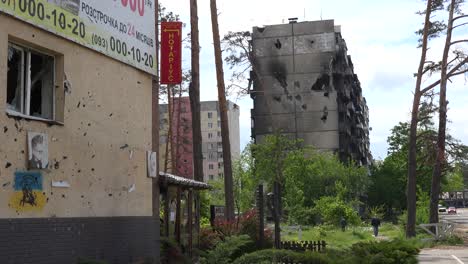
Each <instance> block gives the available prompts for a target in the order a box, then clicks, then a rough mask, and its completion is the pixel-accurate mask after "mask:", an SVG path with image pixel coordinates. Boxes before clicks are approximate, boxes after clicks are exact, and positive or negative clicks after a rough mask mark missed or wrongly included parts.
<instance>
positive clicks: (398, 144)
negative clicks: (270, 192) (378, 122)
mask: <svg viewBox="0 0 468 264" xmlns="http://www.w3.org/2000/svg"><path fill="white" fill-rule="evenodd" d="M435 110H436V108H434V107H433V105H432V103H431V101H430V100H427V101H426V102H425V103H423V105H422V106H421V110H420V115H421V116H420V122H419V124H418V132H417V136H418V137H417V142H416V143H417V144H416V148H417V164H418V166H417V170H416V172H417V177H416V183H417V186H419V187H420V188H421V190H423V191H424V192H426V193H428V192H429V191H430V189H431V179H432V169H433V164H434V162H435V159H436V155H437V152H436V151H437V149H436V142H437V131H436V129H435V126H434V123H433V121H432V120H433V118H432V117H433V114H434V111H435ZM446 141H447V160H446V162H447V167H446V171H444V174H443V176H444V177H443V178H442V183H443V185H444V186H445V185H447V184H448V179H449V178H448V175H451V173H452V172H453V171H454V169H455V164H457V163H460V162H462V161H464V160H466V159H467V154H468V147H467V146H465V145H463V144H461V142H460V141H459V140H457V139H455V138H453V137H452V136H450V135H447V139H446ZM387 142H388V145H389V149H388V156H387V157H386V158H385V160H384V161H382V162H376V163H375V164H374V166H373V167H372V169H371V182H372V183H371V185H370V188H369V193H368V202H369V204H370V205H371V206H378V205H384V206H385V207H386V208H387V209H391V208H394V209H397V210H402V209H405V208H406V198H405V197H406V193H405V190H406V184H407V171H408V142H409V123H407V122H400V123H399V124H398V125H396V126H395V127H393V129H392V130H391V134H390V136H389V137H388V139H387ZM450 179H451V180H457V178H456V177H455V178H453V177H452V178H450Z"/></svg>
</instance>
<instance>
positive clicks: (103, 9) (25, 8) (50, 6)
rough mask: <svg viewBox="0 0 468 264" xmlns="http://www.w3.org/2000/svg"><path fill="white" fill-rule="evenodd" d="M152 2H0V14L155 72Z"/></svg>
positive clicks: (153, 12) (153, 9)
mask: <svg viewBox="0 0 468 264" xmlns="http://www.w3.org/2000/svg"><path fill="white" fill-rule="evenodd" d="M155 8H156V6H155V2H154V0H0V12H5V13H8V14H10V15H12V16H14V17H17V18H19V19H21V20H23V21H26V22H28V23H31V24H33V25H35V26H39V27H41V28H43V29H45V30H47V31H50V32H52V33H54V34H57V35H60V36H62V37H65V38H67V39H69V40H72V41H74V42H76V43H79V44H81V45H84V46H86V47H89V48H91V49H94V50H96V51H99V52H101V53H104V54H105V55H107V56H109V57H112V58H115V59H117V60H120V61H122V62H124V63H127V64H130V65H132V66H134V67H136V68H138V69H141V70H143V71H146V72H148V73H150V74H153V75H154V74H156V73H157V63H156V41H155V39H156V33H155Z"/></svg>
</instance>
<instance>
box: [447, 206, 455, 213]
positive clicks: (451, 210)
mask: <svg viewBox="0 0 468 264" xmlns="http://www.w3.org/2000/svg"><path fill="white" fill-rule="evenodd" d="M448 213H449V214H457V208H455V207H453V206H450V207H449V208H448Z"/></svg>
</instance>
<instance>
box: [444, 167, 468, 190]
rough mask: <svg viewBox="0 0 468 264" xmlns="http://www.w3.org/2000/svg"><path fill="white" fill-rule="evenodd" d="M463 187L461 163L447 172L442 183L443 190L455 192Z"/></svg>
mask: <svg viewBox="0 0 468 264" xmlns="http://www.w3.org/2000/svg"><path fill="white" fill-rule="evenodd" d="M464 189H465V183H464V181H463V169H462V165H460V164H458V165H457V166H456V167H455V169H454V170H453V171H451V172H449V173H448V174H447V180H446V182H445V184H443V185H442V191H443V192H455V191H461V190H464Z"/></svg>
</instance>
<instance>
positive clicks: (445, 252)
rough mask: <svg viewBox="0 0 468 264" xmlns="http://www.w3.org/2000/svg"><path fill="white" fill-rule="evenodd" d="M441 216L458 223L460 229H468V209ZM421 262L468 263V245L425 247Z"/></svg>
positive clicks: (441, 263)
mask: <svg viewBox="0 0 468 264" xmlns="http://www.w3.org/2000/svg"><path fill="white" fill-rule="evenodd" d="M440 218H441V219H442V220H447V221H451V222H454V223H457V224H458V227H457V229H458V231H462V232H466V231H465V230H468V209H458V212H457V214H456V215H447V214H442V215H440ZM460 229H461V230H460ZM419 263H422V264H429V263H437V264H439V263H440V264H468V247H448V248H436V249H424V250H422V251H421V253H420V255H419Z"/></svg>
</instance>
